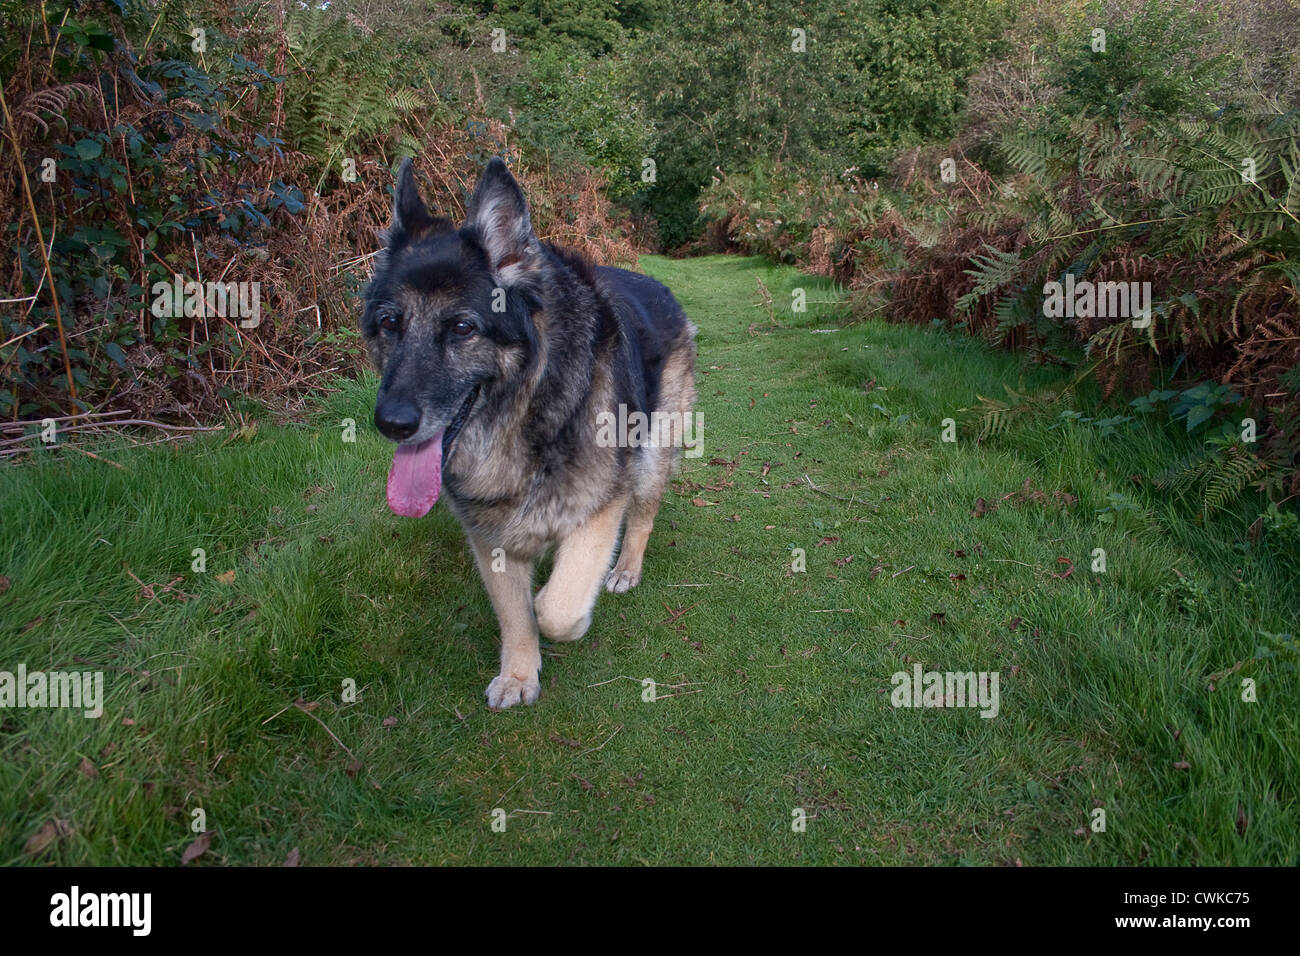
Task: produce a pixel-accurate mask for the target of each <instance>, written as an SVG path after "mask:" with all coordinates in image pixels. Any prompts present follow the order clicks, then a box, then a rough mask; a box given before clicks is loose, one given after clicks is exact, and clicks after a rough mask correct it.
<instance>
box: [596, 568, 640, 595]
mask: <svg viewBox="0 0 1300 956" xmlns="http://www.w3.org/2000/svg"><path fill="white" fill-rule="evenodd" d="M640 583H641V572H640V571H628V570H626V569H624V568H615V569H614V570H613V571H610V572H609V575H608V577H606V578H605V590H606V591H609V592H610V593H612V594H623V593H625V592H627V591H630V590H632V589H633V588H634V587H636V586H637V585H638V584H640Z"/></svg>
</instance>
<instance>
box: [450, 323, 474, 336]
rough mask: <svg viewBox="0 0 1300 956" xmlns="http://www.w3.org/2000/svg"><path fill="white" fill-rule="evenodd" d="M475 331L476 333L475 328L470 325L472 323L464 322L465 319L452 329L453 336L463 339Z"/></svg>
mask: <svg viewBox="0 0 1300 956" xmlns="http://www.w3.org/2000/svg"><path fill="white" fill-rule="evenodd" d="M473 331H474V326H472V325H470V323H468V322H466V321H464V320H463V319H462V320H461V321H459V322H457V323H455V324H454V325H452V327H451V334H452V335H459V336H461V337H464V336H466V335H469V334H470V333H471V332H473Z"/></svg>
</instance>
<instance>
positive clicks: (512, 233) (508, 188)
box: [466, 156, 542, 285]
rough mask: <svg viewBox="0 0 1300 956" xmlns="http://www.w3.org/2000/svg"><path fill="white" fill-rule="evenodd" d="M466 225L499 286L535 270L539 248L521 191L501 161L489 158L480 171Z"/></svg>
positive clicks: (540, 245)
mask: <svg viewBox="0 0 1300 956" xmlns="http://www.w3.org/2000/svg"><path fill="white" fill-rule="evenodd" d="M466 224H467V225H469V226H470V227H471V228H473V229H474V231H475V232H476V233H477V234H478V236H479V239H480V241H481V242H482V243H483V248H484V250H485V251H486V252H487V255H488V264H489V266H490V267H491V269H492V274H493V276H495V277H496V279H497V281H498V282H500V283H502V284H503V285H507V284H509V283H510V282H511V281H512V280H518V279H519V278H521V277H522V276H524V275H525V274H526V273H528V272H529V271H531V270H532V269H533V268H535V267H536V264H537V260H538V257H539V255H540V254H541V250H542V244H541V242H540V241H539V240H538V238H537V236H535V235H534V234H533V223H532V219H531V218H530V217H529V215H528V202H527V201H526V200H525V199H524V191H523V190H522V189H520V188H519V183H517V182H515V177H513V176H511V175H510V170H509V169H507V168H506V164H505V163H504V162H502V161H501V159H500V157H497V156H494V157H492V159H491V160H490V161H489V162H488V164H487V169H485V170H484V171H483V178H482V179H480V180H479V181H478V187H477V188H476V189H475V190H474V195H473V196H472V197H471V198H470V201H469V215H468V218H467V219H466Z"/></svg>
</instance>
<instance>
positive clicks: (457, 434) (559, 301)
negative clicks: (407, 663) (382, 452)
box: [361, 158, 699, 710]
mask: <svg viewBox="0 0 1300 956" xmlns="http://www.w3.org/2000/svg"><path fill="white" fill-rule="evenodd" d="M385 239H386V247H385V249H384V250H383V251H382V252H381V253H380V255H379V256H378V257H377V260H378V261H377V265H376V268H375V274H374V278H373V280H372V281H371V283H370V285H369V287H368V289H367V290H366V294H365V312H364V315H363V318H362V321H361V330H362V333H363V336H364V338H365V341H366V346H367V349H368V351H369V353H370V358H371V360H372V361H373V362H374V365H375V368H376V369H377V370H378V371H379V374H380V376H381V377H380V385H379V394H378V396H377V398H376V401H375V425H376V427H378V429H379V430H380V431H381V432H382V433H383V434H384V435H385V436H386V437H388V438H389V439H391V440H392V441H394V442H396V443H397V447H396V450H395V454H394V456H393V465H392V469H391V470H390V472H389V475H388V505H389V507H390V508H391V509H392V510H393V512H395V513H396V514H399V515H405V516H409V517H420V516H422V515H425V514H427V513H428V511H429V510H430V509H431V508H432V507H433V505H434V502H436V501H437V500H438V497H439V495H440V494H442V495H443V497H444V498H445V499H446V501H447V504H448V505H449V506H450V507H451V510H452V513H453V514H455V516H456V518H457V520H458V521H459V522H460V524H461V526H462V527H463V528H464V529H465V535H466V537H467V538H468V539H469V546H470V550H471V551H472V552H473V554H474V561H475V563H476V564H477V565H478V570H479V575H480V576H481V577H482V579H483V585H484V587H485V588H486V589H487V593H488V597H489V598H490V599H491V601H492V607H493V609H494V610H495V611H496V615H497V619H498V621H499V622H500V625H501V673H500V674H499V675H498V676H497V677H496V678H494V679H493V681H492V682H491V683H490V684H489V685H488V688H487V691H486V694H487V702H488V706H489V707H490V708H492V709H493V710H503V709H505V708H507V707H512V706H514V705H515V704H518V703H525V704H531V703H533V702H534V701H536V700H537V697H538V694H539V693H540V692H541V683H540V680H539V676H538V675H539V671H540V670H541V666H542V658H541V653H540V651H539V648H538V631H539V630H540V631H541V633H542V634H543V635H545V636H546V637H547V638H549V639H550V640H552V641H576V640H577V639H578V638H580V637H582V635H583V634H584V633H586V631H587V628H588V627H589V626H590V624H591V612H592V608H593V606H594V605H595V602H596V596H597V594H598V593H599V591H600V587H601V585H602V584H603V585H604V586H605V589H606V590H607V591H614V592H624V591H627V590H628V589H629V588H632V587H635V586H636V585H637V583H638V582H639V581H640V580H641V564H642V559H643V558H644V556H645V549H646V541H647V539H648V538H649V537H650V529H651V527H653V525H654V518H655V513H656V512H657V511H658V510H659V503H660V501H661V499H662V498H663V495H664V490H665V488H666V487H667V485H668V479H669V475H670V473H671V470H672V466H673V463H674V459H675V457H676V452H677V451H678V449H680V447H681V446H682V445H683V444H688V445H689V444H690V442H691V438H690V437H689V436H690V434H691V427H690V418H691V413H692V406H693V404H694V401H695V381H694V376H695V331H696V330H695V326H693V325H692V324H691V323H690V322H689V321H687V318H686V315H685V313H684V312H683V311H682V308H681V306H680V305H678V303H677V300H676V299H674V298H673V295H672V293H671V292H669V291H668V289H667V288H665V287H664V286H663V285H661V284H660V283H658V282H656V281H655V280H654V279H651V278H648V277H647V276H643V275H639V274H637V273H634V272H628V271H626V270H624V269H614V268H608V267H604V266H594V265H593V264H592V263H590V262H589V261H588V260H586V259H585V258H583V257H582V256H580V255H578V254H577V253H575V252H572V251H568V250H565V249H562V248H558V247H556V246H553V245H551V244H549V243H544V242H542V241H540V240H539V239H538V238H537V236H536V234H535V233H534V232H533V227H532V222H531V219H530V217H529V213H528V204H527V202H526V201H525V199H524V194H523V191H522V190H521V189H520V187H519V184H518V183H517V182H516V181H515V178H514V177H513V176H512V175H511V174H510V171H509V170H508V169H507V168H506V165H505V163H503V162H502V161H501V160H500V159H497V158H494V159H492V160H491V161H490V162H489V163H488V165H487V169H486V170H485V171H484V173H483V176H482V179H481V180H480V181H479V183H478V186H477V187H476V189H475V191H474V195H473V197H472V198H471V199H470V203H469V209H468V215H467V219H466V222H465V224H464V225H462V226H461V227H460V228H456V226H455V225H454V224H453V223H452V222H451V221H450V220H448V219H445V218H441V217H435V216H432V215H430V213H429V211H428V209H427V208H426V207H425V205H424V202H423V200H421V198H420V195H419V192H418V190H417V188H416V185H415V177H414V175H413V173H412V170H411V162H410V160H409V159H408V160H406V161H405V162H403V164H402V167H401V169H400V171H399V172H398V177H397V188H396V190H395V192H394V199H393V224H392V227H391V228H390V229H389V230H388V232H387V234H386V236H385ZM636 412H640V413H641V414H642V415H644V416H645V417H647V418H649V417H651V415H652V413H654V412H658V413H660V415H659V416H658V417H657V419H656V420H658V421H661V422H667V423H668V426H667V427H666V428H662V427H661V429H660V433H659V435H658V436H657V437H658V439H659V440H657V441H652V442H646V441H644V440H637V441H629V440H626V436H614V437H617V438H619V440H616V441H611V440H609V439H610V437H611V436H610V433H611V431H612V429H611V428H610V427H609V424H610V422H611V420H616V421H619V422H626V421H628V420H630V419H632V417H633V413H636ZM620 414H622V415H623V417H621V418H620V417H618V416H620ZM602 429H604V432H605V434H604V436H603V438H604V440H602ZM633 437H634V438H635V437H636V436H635V435H634V436H633ZM694 440H695V441H696V442H698V441H699V439H698V438H696V439H694ZM697 453H698V452H697ZM624 526H626V531H625V532H624V533H623V541H622V548H621V550H620V551H619V555H618V563H617V564H615V565H614V566H613V568H612V569H611V568H610V564H611V561H612V558H613V555H614V549H615V546H616V544H617V543H618V539H619V532H620V529H622V528H623V527H624ZM552 547H553V548H554V549H555V558H554V562H553V567H552V571H551V576H550V579H549V580H548V581H547V583H546V585H545V586H544V587H543V588H541V590H539V591H538V592H537V594H536V597H534V595H533V589H532V582H533V568H534V565H535V564H536V562H537V560H538V558H540V557H541V556H542V555H543V554H544V553H545V552H546V551H547V550H549V549H550V548H552Z"/></svg>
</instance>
